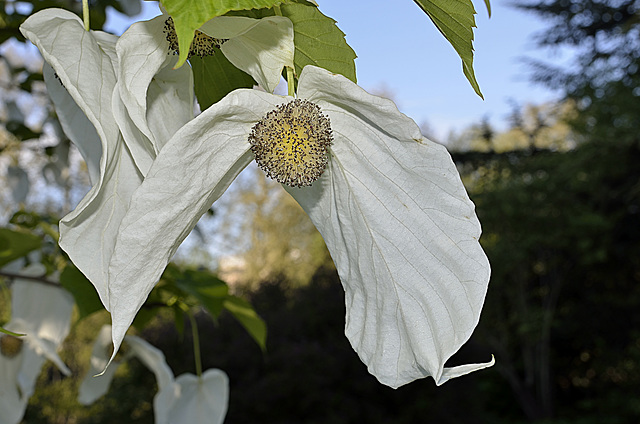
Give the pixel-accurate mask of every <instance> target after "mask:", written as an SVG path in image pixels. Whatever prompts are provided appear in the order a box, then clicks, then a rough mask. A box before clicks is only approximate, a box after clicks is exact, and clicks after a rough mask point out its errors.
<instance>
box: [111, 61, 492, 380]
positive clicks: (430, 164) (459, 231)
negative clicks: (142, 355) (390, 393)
mask: <svg viewBox="0 0 640 424" xmlns="http://www.w3.org/2000/svg"><path fill="white" fill-rule="evenodd" d="M298 97H299V98H301V99H306V100H308V101H310V102H313V103H314V104H316V105H318V106H319V107H320V109H321V111H322V113H323V114H325V115H326V116H328V117H329V119H330V122H331V128H332V129H333V135H334V142H333V145H332V146H331V147H330V149H329V153H328V164H327V169H326V171H325V172H324V174H323V175H322V177H321V178H320V179H319V180H317V181H316V182H315V183H313V184H312V185H311V186H310V187H304V188H288V191H289V193H290V194H291V195H292V196H293V197H294V198H295V199H296V200H297V201H298V202H299V203H300V204H301V205H302V207H303V208H304V209H305V210H306V212H307V213H308V214H309V216H310V217H311V219H312V221H313V222H314V224H315V225H316V227H317V228H318V230H319V231H320V233H321V234H322V236H323V237H324V240H325V242H326V244H327V247H328V248H329V251H330V253H331V255H332V257H333V259H334V262H335V264H336V267H337V269H338V273H339V275H340V278H341V280H342V283H343V286H344V289H345V293H346V308H347V316H346V335H347V337H348V338H349V340H350V342H351V344H352V346H353V348H354V349H355V350H356V352H357V353H358V355H359V356H360V358H361V359H362V361H363V362H364V363H365V364H366V365H367V367H368V369H369V371H370V372H371V373H372V374H373V375H375V376H376V377H377V378H378V379H379V380H380V381H381V382H382V383H384V384H386V385H389V386H391V387H398V386H401V385H403V384H406V383H408V382H410V381H413V380H415V379H417V378H421V377H425V376H433V378H434V379H435V381H436V383H437V384H442V383H444V382H445V381H447V380H448V379H450V378H452V377H456V376H459V375H462V374H466V373H469V372H471V371H474V370H476V369H480V368H483V367H487V366H489V365H491V364H492V362H491V363H485V364H473V365H464V366H460V367H454V368H444V363H445V361H446V360H447V359H448V358H449V357H451V355H453V354H454V353H455V352H456V351H457V350H458V349H459V348H460V346H461V345H462V344H463V343H464V342H466V341H467V340H468V338H469V337H470V335H471V333H472V331H473V329H474V328H475V326H476V324H477V322H478V319H479V316H480V310H481V308H482V304H483V302H484V296H485V293H486V289H487V284H488V280H489V274H490V267H489V263H488V260H487V258H486V256H485V254H484V252H483V250H482V248H481V247H480V244H479V241H478V238H479V237H480V232H481V230H480V224H479V222H478V219H477V217H476V215H475V212H474V205H473V203H472V202H471V201H470V200H469V198H468V196H467V194H466V191H465V189H464V187H463V185H462V182H461V181H460V177H459V175H458V173H457V171H456V168H455V165H454V164H453V162H452V160H451V157H450V156H449V154H448V153H447V151H446V149H445V148H444V147H442V146H440V145H438V144H435V143H433V142H431V141H429V140H427V139H425V138H424V137H422V135H421V133H420V130H419V128H418V127H417V125H416V124H415V123H414V122H413V121H412V120H411V119H409V118H408V117H406V116H405V115H403V114H401V113H400V112H399V111H398V110H397V108H396V106H395V105H394V104H393V103H392V102H391V101H389V100H386V99H383V98H380V97H376V96H373V95H370V94H368V93H366V92H365V91H364V90H362V89H361V88H360V87H358V86H357V85H356V84H354V83H353V82H351V81H349V80H348V79H346V78H344V77H342V76H341V75H334V74H331V73H330V72H328V71H326V70H323V69H320V68H316V67H309V66H308V67H306V68H304V70H303V72H302V74H301V75H300V79H299V85H298ZM290 101H292V99H291V98H290V97H283V96H275V95H272V94H269V93H264V92H260V91H257V90H245V89H242V90H236V91H234V92H232V93H230V94H229V95H227V96H226V97H225V98H223V99H222V100H221V101H220V102H218V103H216V104H214V105H213V106H211V107H210V108H209V109H207V110H206V111H205V112H203V113H202V114H201V115H199V116H198V117H196V118H195V119H194V120H192V121H190V122H189V123H187V124H186V125H185V126H184V127H182V128H181V129H180V130H179V131H178V132H177V133H176V134H175V135H174V136H173V137H172V138H171V140H169V141H168V142H167V144H166V145H165V146H164V147H163V149H162V150H161V151H160V153H159V154H158V156H157V158H156V159H155V161H154V162H153V165H152V166H151V169H150V170H149V173H148V174H147V176H146V178H145V180H144V182H143V183H142V185H141V186H140V187H139V188H138V189H137V190H136V192H135V193H134V195H133V197H132V198H131V204H130V209H129V211H128V212H127V214H126V216H125V217H124V219H123V220H122V224H121V226H120V231H119V234H118V239H117V241H116V245H115V250H114V252H113V257H112V260H111V264H110V269H109V274H110V279H109V291H110V294H111V299H110V300H111V307H112V310H111V312H112V321H113V341H114V345H115V348H116V350H117V348H118V346H119V345H120V342H121V341H122V338H123V337H124V334H125V332H126V330H127V329H128V327H129V326H130V324H131V322H132V321H133V318H134V316H135V314H136V313H137V311H138V310H139V309H140V307H141V305H142V304H143V303H144V301H145V299H146V297H147V296H148V294H149V293H150V291H151V290H152V289H153V287H154V285H155V283H156V282H157V281H158V279H159V278H160V275H161V274H162V272H163V270H164V268H165V266H166V265H167V263H168V261H169V260H170V258H171V256H172V255H173V254H174V253H175V251H176V249H177V248H178V246H179V245H180V243H181V242H182V241H183V240H184V238H185V237H186V236H187V235H188V234H189V232H190V231H191V230H192V229H193V227H194V226H195V224H196V223H197V221H198V219H199V218H200V217H201V216H202V214H203V213H204V212H205V211H206V210H207V209H208V208H209V207H210V206H211V204H212V203H213V202H214V201H215V200H216V199H217V198H218V197H219V196H220V195H221V194H222V193H223V192H224V191H225V190H226V188H227V187H228V186H229V184H230V183H231V182H232V181H233V179H234V178H235V177H236V176H237V175H238V173H239V172H240V171H241V170H242V169H244V168H245V166H246V165H247V164H248V163H249V162H250V161H251V160H252V159H253V153H252V152H251V150H250V144H249V142H248V137H249V134H250V132H251V130H252V127H253V126H254V125H255V124H256V123H257V122H258V121H260V120H261V119H262V118H263V117H265V115H266V114H267V113H268V112H270V111H272V110H273V109H275V108H276V107H277V106H279V105H281V104H283V103H287V102H290Z"/></svg>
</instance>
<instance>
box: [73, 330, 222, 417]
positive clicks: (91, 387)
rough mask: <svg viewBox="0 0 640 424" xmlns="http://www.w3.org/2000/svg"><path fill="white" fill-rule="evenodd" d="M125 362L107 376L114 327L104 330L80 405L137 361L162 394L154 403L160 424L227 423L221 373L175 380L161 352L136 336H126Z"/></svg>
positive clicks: (211, 371)
mask: <svg viewBox="0 0 640 424" xmlns="http://www.w3.org/2000/svg"><path fill="white" fill-rule="evenodd" d="M124 343H125V344H126V345H127V349H126V353H124V354H123V358H121V359H119V360H116V361H113V362H112V363H111V366H109V368H107V369H106V371H105V372H104V374H102V375H98V376H97V375H96V374H97V373H99V372H102V370H104V369H105V367H106V366H107V363H108V362H109V358H110V357H111V348H112V343H111V326H110V325H105V326H103V327H102V329H101V330H100V332H99V334H98V337H97V338H96V341H95V342H94V344H93V350H92V353H91V364H90V367H89V371H88V372H87V374H86V375H85V378H84V379H83V380H82V383H81V384H80V389H79V392H78V402H80V403H81V404H83V405H90V404H92V403H93V402H95V401H96V400H97V399H98V398H99V397H101V396H103V395H104V394H105V393H106V392H107V391H108V390H109V385H110V384H111V380H112V379H113V376H114V374H115V372H116V370H117V369H118V366H119V365H120V364H122V363H123V362H124V361H125V360H127V359H129V358H132V357H136V358H138V359H139V360H140V362H142V363H143V364H144V365H145V366H146V367H147V368H149V370H150V371H151V372H153V374H154V375H155V377H156V382H157V383H158V393H157V394H156V396H155V397H154V399H153V410H154V415H155V422H156V424H171V423H193V424H211V423H214V424H217V423H222V422H223V421H224V417H225V416H226V414H227V406H228V403H229V379H228V377H227V375H226V374H225V373H224V372H223V371H221V370H219V369H209V370H207V371H205V372H204V374H203V375H202V377H197V376H195V375H192V374H182V375H180V376H178V378H175V379H174V376H173V372H172V371H171V368H169V366H168V365H167V362H166V360H165V357H164V354H163V353H162V351H160V350H159V349H158V348H156V347H154V346H153V345H151V344H149V343H148V342H146V341H145V340H144V339H141V338H140V337H136V336H126V337H125V338H124Z"/></svg>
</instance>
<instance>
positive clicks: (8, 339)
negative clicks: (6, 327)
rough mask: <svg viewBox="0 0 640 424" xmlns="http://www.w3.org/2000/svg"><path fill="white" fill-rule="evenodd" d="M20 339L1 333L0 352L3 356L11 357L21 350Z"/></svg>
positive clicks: (21, 342)
mask: <svg viewBox="0 0 640 424" xmlns="http://www.w3.org/2000/svg"><path fill="white" fill-rule="evenodd" d="M23 343H24V342H23V341H22V339H20V338H18V337H15V336H11V335H9V334H3V335H2V336H0V354H2V356H4V357H5V358H13V357H15V356H16V355H17V354H18V353H20V351H21V350H22V344H23Z"/></svg>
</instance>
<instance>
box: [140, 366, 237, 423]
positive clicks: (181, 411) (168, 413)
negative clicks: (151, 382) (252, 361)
mask: <svg viewBox="0 0 640 424" xmlns="http://www.w3.org/2000/svg"><path fill="white" fill-rule="evenodd" d="M228 405H229V377H227V374H226V373H225V372H224V371H222V370H219V369H215V368H212V369H208V370H206V371H205V372H204V373H203V374H202V376H200V377H198V376H196V375H193V374H181V375H179V376H178V377H177V378H176V379H175V381H174V382H173V383H172V384H171V385H169V386H167V387H164V388H162V389H160V391H159V392H158V394H157V395H156V399H155V400H154V404H153V407H154V415H155V420H156V421H155V422H156V424H174V423H194V424H222V423H223V422H224V417H225V416H226V415H227V407H228Z"/></svg>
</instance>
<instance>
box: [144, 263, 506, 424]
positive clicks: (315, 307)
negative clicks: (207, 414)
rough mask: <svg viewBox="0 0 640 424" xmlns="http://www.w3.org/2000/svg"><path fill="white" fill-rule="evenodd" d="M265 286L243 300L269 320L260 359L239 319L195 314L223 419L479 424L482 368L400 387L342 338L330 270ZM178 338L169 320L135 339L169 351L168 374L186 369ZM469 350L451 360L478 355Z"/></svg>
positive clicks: (184, 347)
mask: <svg viewBox="0 0 640 424" xmlns="http://www.w3.org/2000/svg"><path fill="white" fill-rule="evenodd" d="M285 287H286V282H282V281H280V282H271V283H264V284H263V285H261V286H260V288H259V289H258V290H257V292H255V293H254V295H253V297H252V299H251V303H252V304H253V305H254V306H255V308H256V310H257V312H258V313H259V314H260V316H262V317H263V318H264V319H265V321H266V322H267V327H268V328H269V338H268V340H267V352H266V353H265V354H264V355H263V354H262V353H261V351H260V349H259V348H258V346H257V345H256V344H255V342H254V341H253V340H252V339H251V338H250V337H249V336H248V335H247V334H246V333H245V332H244V331H243V330H242V328H241V327H240V326H239V324H238V323H237V322H236V321H235V320H234V319H233V318H231V317H230V316H229V314H227V313H224V314H223V315H222V316H221V317H220V320H219V322H220V325H219V326H215V325H214V324H213V323H212V321H210V320H209V319H208V317H206V316H205V315H200V316H199V319H198V325H199V329H200V337H201V344H202V350H203V362H204V363H203V368H204V369H207V368H221V369H223V370H224V371H225V372H227V374H228V375H229V379H230V384H231V398H230V405H229V412H228V415H227V419H226V421H225V423H227V424H233V423H252V422H266V423H363V422H365V423H374V424H375V423H420V422H440V423H451V424H453V423H480V422H482V421H481V420H480V418H479V417H481V416H482V411H483V409H484V408H485V402H487V401H488V399H487V397H486V396H485V395H484V394H483V393H482V391H481V390H480V386H479V384H480V383H481V382H482V381H483V380H484V379H485V378H490V376H491V375H492V374H495V371H493V370H488V371H483V372H481V373H477V374H476V375H471V376H468V377H465V378H464V379H461V380H459V381H455V380H454V381H451V382H448V383H447V384H446V385H444V386H442V387H440V388H436V386H435V384H434V382H433V380H431V379H425V380H421V381H416V382H414V383H412V384H410V385H408V386H405V387H402V388H400V389H398V390H393V389H390V388H388V387H386V386H382V385H381V384H380V383H378V382H377V380H376V379H375V378H374V377H373V376H371V375H370V374H369V373H368V372H367V370H366V367H365V365H363V364H362V362H361V361H360V360H359V359H358V356H357V354H356V353H355V352H354V351H353V349H352V348H351V346H350V345H349V342H348V340H347V339H346V337H345V335H344V312H345V307H344V291H343V289H342V286H341V285H340V282H339V280H338V278H337V275H335V271H319V272H318V273H317V274H316V275H315V277H314V278H313V281H312V282H311V283H310V285H309V286H307V287H303V288H297V289H289V290H288V289H286V288H285ZM184 334H185V340H184V341H183V342H181V341H180V337H179V335H178V333H177V332H176V331H175V329H174V327H173V325H172V324H170V323H167V324H166V325H164V326H161V327H155V328H149V329H148V330H147V331H145V332H144V333H143V337H145V338H146V339H147V340H149V341H150V342H151V343H152V344H154V345H156V346H158V347H159V348H160V349H162V350H163V351H164V352H165V354H166V355H167V360H168V362H169V364H170V366H171V367H172V368H173V369H174V371H175V373H176V375H178V374H180V373H182V372H193V363H194V362H193V353H192V349H191V342H190V337H189V336H187V335H190V331H188V330H187V331H185V332H184ZM487 356H488V353H487V352H486V351H481V352H476V351H475V350H474V349H473V348H472V347H471V346H470V347H467V348H465V349H464V350H463V352H461V354H460V355H456V357H455V358H454V359H452V361H454V362H455V363H456V364H458V363H462V362H465V361H474V360H478V359H479V358H486V357H487Z"/></svg>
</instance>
